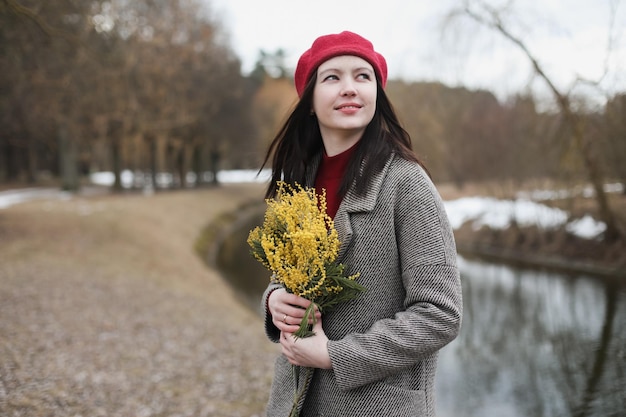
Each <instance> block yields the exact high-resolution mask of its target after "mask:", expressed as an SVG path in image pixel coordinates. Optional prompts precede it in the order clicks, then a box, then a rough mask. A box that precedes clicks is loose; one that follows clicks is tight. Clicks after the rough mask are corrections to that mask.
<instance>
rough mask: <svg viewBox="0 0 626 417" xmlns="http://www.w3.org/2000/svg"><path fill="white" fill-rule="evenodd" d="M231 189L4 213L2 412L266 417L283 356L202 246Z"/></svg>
mask: <svg viewBox="0 0 626 417" xmlns="http://www.w3.org/2000/svg"><path fill="white" fill-rule="evenodd" d="M261 196H262V190H261V189H260V188H259V187H258V186H244V185H237V186H235V185H232V186H223V187H219V188H214V189H210V190H203V191H195V192H188V191H178V192H164V193H159V194H156V195H151V196H143V195H130V196H129V195H124V196H122V195H103V196H99V197H90V198H88V199H86V198H80V197H77V198H73V199H71V200H66V201H63V200H54V201H35V202H29V203H24V204H19V205H16V206H12V207H9V208H8V209H5V210H1V211H0V415H2V416H7V417H13V416H15V417H17V416H28V417H38V416H89V417H91V416H120V417H122V416H146V417H147V416H194V417H196V416H223V417H233V416H246V417H248V416H261V415H263V409H264V404H265V402H266V400H267V393H268V387H269V384H270V382H271V375H272V365H273V359H274V357H275V356H276V354H277V350H276V347H275V346H274V345H272V344H271V343H270V342H269V341H267V339H266V338H265V335H264V333H263V324H262V321H261V319H260V317H259V316H258V315H257V314H255V313H253V312H251V311H250V310H249V309H248V308H246V307H244V306H243V305H242V304H240V303H239V302H238V301H236V299H235V297H234V295H233V291H232V290H231V288H230V287H229V286H228V285H227V284H226V283H225V282H224V280H223V279H222V278H221V277H220V276H219V275H218V274H217V272H216V271H215V270H212V269H211V268H208V267H207V266H206V264H205V263H204V262H203V260H202V259H201V258H200V257H199V256H198V255H197V254H196V253H195V251H194V242H195V240H196V239H197V237H198V234H199V233H200V231H201V230H202V229H203V227H204V226H206V224H207V223H208V222H210V221H211V219H212V218H214V217H216V216H218V215H219V214H221V213H223V212H228V211H233V210H235V208H236V207H238V206H239V205H240V204H242V203H243V202H245V201H248V200H251V199H255V200H258V199H260V198H261Z"/></svg>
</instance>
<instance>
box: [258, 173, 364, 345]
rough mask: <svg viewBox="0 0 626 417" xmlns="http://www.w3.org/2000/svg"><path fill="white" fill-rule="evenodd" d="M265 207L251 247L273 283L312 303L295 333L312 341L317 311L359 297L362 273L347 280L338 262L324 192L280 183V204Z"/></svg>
mask: <svg viewBox="0 0 626 417" xmlns="http://www.w3.org/2000/svg"><path fill="white" fill-rule="evenodd" d="M266 202H267V210H266V212H265V218H264V221H263V225H262V226H261V227H256V228H255V229H253V230H252V231H251V232H250V234H249V236H248V244H249V245H250V247H251V248H252V251H251V252H252V254H253V255H254V257H255V258H256V259H257V260H259V261H260V262H261V263H262V264H263V265H264V266H265V267H266V268H267V269H268V270H269V271H270V272H271V273H272V280H273V281H274V282H277V283H280V284H282V285H283V286H284V287H285V289H286V290H287V291H288V292H290V293H293V294H296V295H299V296H300V297H304V298H306V299H308V300H311V301H312V303H311V305H310V306H309V308H307V310H306V312H305V314H304V318H303V319H302V322H301V323H300V328H299V329H298V330H297V331H296V332H295V333H294V336H296V337H297V338H298V337H300V338H302V337H308V336H312V335H313V334H314V333H313V332H312V331H311V324H310V323H314V322H315V308H316V307H317V308H318V309H319V310H320V311H321V312H324V311H326V310H328V309H330V308H332V307H334V306H336V305H337V304H339V303H342V302H345V301H348V300H351V299H354V298H356V297H357V296H358V295H359V294H360V293H361V292H363V291H364V290H365V287H363V286H362V285H360V284H358V283H357V282H356V281H355V279H356V278H357V277H358V275H359V274H358V273H357V274H354V275H351V276H345V275H344V269H345V267H344V265H343V264H341V263H337V262H336V259H337V254H338V252H339V237H338V235H337V230H336V229H335V227H334V223H333V220H332V219H331V218H330V217H329V216H328V215H327V214H326V194H325V193H323V194H322V195H318V194H316V192H315V189H314V188H304V187H302V186H300V185H296V186H295V187H292V186H290V185H288V184H286V183H284V182H280V183H279V184H278V192H277V196H276V199H273V200H272V199H268V200H266Z"/></svg>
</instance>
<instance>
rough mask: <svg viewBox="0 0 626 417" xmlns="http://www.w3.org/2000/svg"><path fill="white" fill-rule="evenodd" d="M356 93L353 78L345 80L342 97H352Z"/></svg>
mask: <svg viewBox="0 0 626 417" xmlns="http://www.w3.org/2000/svg"><path fill="white" fill-rule="evenodd" d="M355 95H356V88H355V86H354V82H353V81H352V80H351V79H347V80H344V81H343V83H342V86H341V96H342V97H352V96H355Z"/></svg>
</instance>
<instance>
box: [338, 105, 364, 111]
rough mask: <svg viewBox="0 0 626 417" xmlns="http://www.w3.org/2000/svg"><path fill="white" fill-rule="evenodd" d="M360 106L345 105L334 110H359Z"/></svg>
mask: <svg viewBox="0 0 626 417" xmlns="http://www.w3.org/2000/svg"><path fill="white" fill-rule="evenodd" d="M361 107H362V106H359V105H357V104H346V105H343V106H338V107H337V108H336V110H346V109H360V108H361Z"/></svg>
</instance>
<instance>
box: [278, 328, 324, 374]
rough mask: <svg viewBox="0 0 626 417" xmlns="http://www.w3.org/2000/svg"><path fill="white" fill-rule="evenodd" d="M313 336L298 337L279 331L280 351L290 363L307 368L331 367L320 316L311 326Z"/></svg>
mask: <svg viewBox="0 0 626 417" xmlns="http://www.w3.org/2000/svg"><path fill="white" fill-rule="evenodd" d="M313 332H314V333H315V336H310V337H304V338H298V339H296V337H295V336H294V335H293V333H288V332H281V334H280V345H281V347H282V352H283V355H285V357H287V360H288V361H289V363H291V364H292V365H298V366H306V367H309V368H322V369H331V368H332V367H333V365H332V363H331V361H330V356H329V354H328V346H327V343H328V337H326V333H324V329H323V328H322V319H321V317H320V318H318V319H317V321H316V323H315V325H314V326H313Z"/></svg>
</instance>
